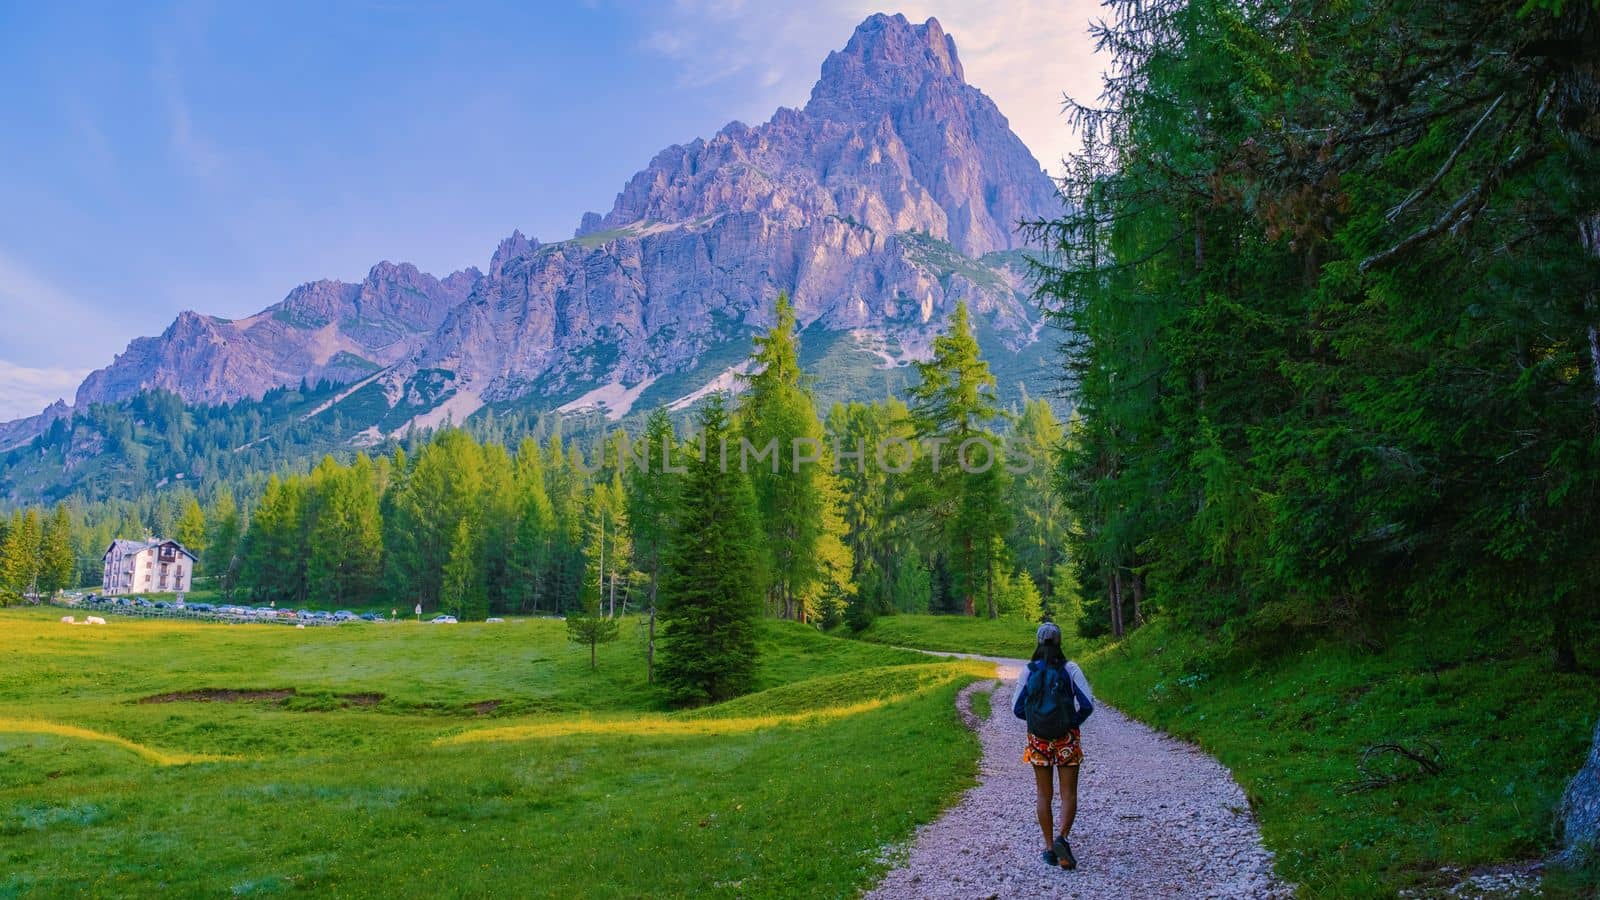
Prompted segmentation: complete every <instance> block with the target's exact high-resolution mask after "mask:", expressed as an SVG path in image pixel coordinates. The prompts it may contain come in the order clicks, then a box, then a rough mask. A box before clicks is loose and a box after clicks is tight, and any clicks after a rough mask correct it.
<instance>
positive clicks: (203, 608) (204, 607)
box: [189, 603, 216, 612]
mask: <svg viewBox="0 0 1600 900" xmlns="http://www.w3.org/2000/svg"><path fill="white" fill-rule="evenodd" d="M189 608H190V609H192V610H194V611H195V612H211V611H212V610H213V609H215V608H216V607H214V606H212V605H211V604H209V603H190V604H189Z"/></svg>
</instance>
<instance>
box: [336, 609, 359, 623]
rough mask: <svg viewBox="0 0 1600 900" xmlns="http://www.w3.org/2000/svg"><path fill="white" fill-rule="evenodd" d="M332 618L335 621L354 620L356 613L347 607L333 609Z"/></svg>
mask: <svg viewBox="0 0 1600 900" xmlns="http://www.w3.org/2000/svg"><path fill="white" fill-rule="evenodd" d="M333 620H334V621H335V622H354V621H355V620H356V614H355V613H353V612H351V611H350V610H348V609H339V610H334V613H333Z"/></svg>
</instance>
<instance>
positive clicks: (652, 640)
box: [644, 564, 659, 684]
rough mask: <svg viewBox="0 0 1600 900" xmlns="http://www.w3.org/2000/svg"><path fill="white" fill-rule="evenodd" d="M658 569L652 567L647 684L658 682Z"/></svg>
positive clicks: (647, 645) (645, 651)
mask: <svg viewBox="0 0 1600 900" xmlns="http://www.w3.org/2000/svg"><path fill="white" fill-rule="evenodd" d="M658 565H659V564H658ZM656 568H657V565H652V566H651V567H650V633H649V636H648V637H647V638H646V639H645V645H644V681H645V684H654V683H655V680H656V581H657V576H656Z"/></svg>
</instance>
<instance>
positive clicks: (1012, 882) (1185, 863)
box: [866, 654, 1293, 900]
mask: <svg viewBox="0 0 1600 900" xmlns="http://www.w3.org/2000/svg"><path fill="white" fill-rule="evenodd" d="M942 655H954V654H942ZM975 658H979V659H990V661H992V662H994V663H995V664H996V665H997V666H998V668H999V675H1000V681H998V682H995V681H984V682H979V683H977V684H975V685H971V686H969V687H968V688H967V689H966V690H964V691H962V693H961V695H960V696H959V697H958V699H957V701H956V705H957V708H958V709H959V711H960V712H961V715H962V718H963V719H964V720H965V721H966V722H967V724H968V725H969V726H972V727H973V728H975V729H976V730H977V732H978V736H979V738H980V739H981V741H982V743H983V761H982V763H981V764H980V766H979V772H978V785H977V787H974V788H973V789H971V790H970V791H968V792H967V793H966V795H965V796H963V797H962V798H961V802H960V803H958V804H957V805H956V806H954V807H952V808H951V809H949V810H947V811H946V812H945V814H944V815H943V816H941V817H940V818H939V819H938V820H937V821H935V822H933V823H931V824H929V825H926V826H924V827H923V828H922V829H921V830H919V831H918V832H917V835H916V838H915V840H914V841H913V843H912V845H911V847H910V850H909V855H908V856H907V858H906V860H905V862H904V863H903V864H901V865H900V866H899V867H898V868H895V869H894V870H892V871H890V872H889V873H888V874H887V875H886V876H884V878H883V880H882V881H881V882H880V883H879V884H878V886H877V887H875V888H873V889H872V890H871V891H870V892H868V893H867V895H866V896H867V897H869V898H880V900H902V898H903V900H926V898H1005V897H1027V898H1035V897H1141V898H1143V897H1273V898H1278V897H1290V896H1292V895H1293V891H1292V889H1291V888H1289V887H1288V886H1285V885H1284V884H1283V883H1282V882H1280V881H1279V880H1278V879H1277V878H1276V876H1274V875H1273V873H1272V854H1271V853H1269V852H1268V851H1267V850H1266V849H1265V848H1264V847H1262V846H1261V835H1260V833H1259V832H1258V831H1257V829H1256V823H1255V819H1254V818H1253V817H1252V816H1251V815H1250V811H1249V805H1248V803H1247V802H1246V800H1245V796H1244V792H1243V791H1242V790H1240V789H1239V786H1238V785H1237V784H1235V783H1234V781H1233V777H1232V776H1231V775H1230V774H1229V773H1228V770H1227V769H1225V768H1223V767H1222V765H1221V764H1220V763H1218V762H1217V761H1216V760H1215V759H1212V758H1211V757H1210V756H1207V755H1206V754H1205V753H1204V752H1202V751H1201V750H1199V749H1198V748H1196V747H1193V746H1191V745H1189V744H1185V743H1183V742H1182V741H1179V740H1177V739H1175V738H1172V737H1168V736H1167V735H1164V734H1162V733H1161V732H1158V731H1155V730H1153V729H1151V728H1148V727H1146V726H1144V725H1141V724H1140V723H1138V722H1135V721H1133V720H1132V719H1129V718H1128V717H1127V716H1124V715H1123V714H1121V713H1119V712H1117V711H1116V710H1114V709H1111V708H1110V707H1108V706H1106V705H1104V704H1103V703H1100V702H1098V701H1097V702H1096V704H1095V708H1094V715H1092V716H1090V717H1089V721H1087V722H1085V723H1084V726H1083V749H1084V755H1085V761H1084V765H1083V773H1082V775H1081V776H1080V781H1079V783H1078V818H1077V822H1076V824H1074V825H1073V828H1072V849H1073V852H1074V853H1075V854H1076V856H1077V857H1078V868H1077V870H1076V871H1071V872H1069V871H1067V870H1065V869H1061V868H1051V867H1049V866H1046V865H1045V864H1044V863H1043V862H1042V861H1041V860H1040V859H1039V852H1040V851H1041V850H1043V849H1044V843H1043V839H1042V837H1041V836H1040V834H1039V825H1038V822H1037V820H1036V819H1035V818H1034V785H1033V772H1032V771H1030V767H1029V766H1027V765H1024V764H1023V762H1022V750H1023V745H1024V742H1025V737H1026V733H1027V732H1026V728H1025V727H1024V724H1023V721H1022V720H1021V719H1018V718H1017V717H1015V716H1014V715H1012V714H1011V695H1012V694H1011V692H1012V690H1013V688H1014V687H1015V685H1016V679H1017V677H1018V675H1019V674H1020V673H1021V672H1022V670H1023V667H1024V665H1025V663H1024V662H1023V661H1021V660H1015V659H992V658H989V657H975ZM1089 674H1090V685H1091V687H1092V686H1093V673H1089ZM991 689H992V690H993V691H994V694H993V698H992V705H993V713H992V714H991V715H990V716H989V718H988V719H987V720H986V721H981V722H980V721H978V720H977V718H976V717H974V716H973V715H972V713H971V711H970V709H969V707H968V704H969V702H970V698H971V695H972V694H973V693H974V692H984V691H988V690H991ZM1054 808H1055V813H1056V815H1057V816H1059V815H1060V810H1061V806H1060V798H1059V797H1058V798H1057V799H1056V802H1055V806H1054Z"/></svg>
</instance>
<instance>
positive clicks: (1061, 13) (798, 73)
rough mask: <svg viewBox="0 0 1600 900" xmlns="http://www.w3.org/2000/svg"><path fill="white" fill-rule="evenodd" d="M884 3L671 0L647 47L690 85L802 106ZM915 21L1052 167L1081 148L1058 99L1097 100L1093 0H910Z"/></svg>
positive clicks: (906, 5) (1099, 65)
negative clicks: (947, 46) (719, 86)
mask: <svg viewBox="0 0 1600 900" xmlns="http://www.w3.org/2000/svg"><path fill="white" fill-rule="evenodd" d="M877 11H879V8H878V7H876V6H875V5H874V4H872V3H864V2H860V0H814V2H812V3H806V4H787V3H746V2H743V0H675V2H674V3H673V4H672V6H671V7H670V8H669V9H667V10H665V11H663V12H661V13H658V14H657V16H658V17H657V21H656V22H655V24H654V26H653V27H652V28H651V29H650V30H649V31H648V33H647V35H646V37H645V39H644V47H645V49H646V50H648V51H650V52H654V53H657V54H659V55H661V56H663V57H666V58H667V59H670V60H673V61H675V62H677V63H678V65H679V81H680V83H681V84H682V85H683V86H684V87H687V88H693V87H700V86H704V85H708V84H712V83H715V82H718V81H722V80H724V79H731V78H740V79H746V80H748V81H750V82H751V83H755V84H759V85H761V86H762V87H763V88H765V89H767V90H766V91H764V93H765V94H767V97H765V98H764V102H768V103H770V105H771V106H772V107H776V106H778V105H780V104H796V103H802V102H804V100H805V98H806V96H807V95H808V90H809V88H810V86H811V83H812V82H813V81H815V79H816V77H817V71H818V67H819V65H820V63H821V61H822V59H823V58H824V57H825V56H826V55H827V53H828V51H829V50H833V49H837V48H840V47H842V46H844V42H845V41H846V40H847V39H848V38H849V36H850V32H851V30H852V29H853V28H854V27H855V26H856V25H857V24H859V23H860V22H861V20H862V19H865V18H866V17H867V16H869V15H871V14H872V13H874V12H877ZM898 11H899V12H902V13H904V14H905V16H906V17H907V18H909V19H912V20H913V21H917V22H921V21H924V20H926V19H927V18H929V17H936V18H938V19H939V22H940V24H941V25H943V26H944V29H945V31H947V32H949V33H950V34H951V35H952V36H953V37H954V38H955V41H956V50H957V52H958V54H959V55H960V57H961V63H962V67H963V68H964V69H965V70H966V76H967V81H968V82H970V83H971V84H973V85H974V86H976V87H978V88H979V89H980V90H982V91H983V92H984V93H986V94H988V95H989V96H990V97H992V98H993V99H994V101H995V103H996V104H997V105H998V106H999V107H1000V111H1001V112H1003V113H1004V114H1005V115H1006V117H1007V118H1008V119H1009V120H1010V122H1011V127H1012V130H1014V131H1015V132H1016V133H1017V135H1018V136H1019V137H1021V138H1022V140H1023V142H1024V143H1025V144H1027V145H1028V148H1029V149H1031V150H1032V151H1033V153H1034V155H1035V156H1037V157H1038V158H1039V160H1040V162H1041V164H1043V165H1044V166H1045V167H1046V168H1048V169H1050V170H1051V171H1058V170H1059V169H1060V162H1061V160H1062V159H1063V158H1065V157H1066V156H1067V155H1068V154H1069V153H1070V152H1071V151H1072V150H1073V149H1075V148H1076V147H1077V145H1078V140H1077V138H1076V137H1075V136H1074V135H1073V133H1072V131H1071V129H1070V128H1069V127H1068V123H1067V120H1066V118H1065V117H1064V116H1063V114H1062V99H1063V97H1064V96H1071V97H1073V98H1075V99H1077V100H1079V101H1081V102H1088V103H1093V102H1094V101H1095V100H1096V99H1097V98H1098V97H1099V95H1100V76H1101V72H1102V70H1103V69H1104V67H1105V64H1106V60H1105V59H1104V58H1103V57H1102V56H1100V55H1098V54H1096V53H1095V51H1094V43H1093V41H1092V39H1091V38H1090V36H1089V32H1088V29H1089V24H1090V22H1091V20H1094V19H1098V18H1100V17H1101V16H1102V15H1103V12H1102V9H1101V7H1100V5H1099V3H1098V2H1095V0H993V2H973V0H906V2H902V3H901V4H899V10H898Z"/></svg>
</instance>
